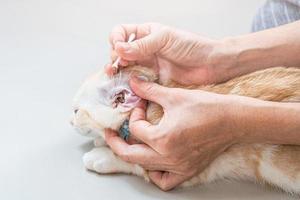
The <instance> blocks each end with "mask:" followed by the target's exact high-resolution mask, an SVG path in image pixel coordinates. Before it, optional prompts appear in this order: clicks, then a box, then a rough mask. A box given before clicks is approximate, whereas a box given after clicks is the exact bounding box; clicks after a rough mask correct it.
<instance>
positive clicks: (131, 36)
mask: <svg viewBox="0 0 300 200" xmlns="http://www.w3.org/2000/svg"><path fill="white" fill-rule="evenodd" d="M134 39H135V34H134V33H131V34H130V35H129V38H128V41H127V43H130V42H132V41H133V40H134ZM120 60H121V57H120V56H119V57H118V58H117V60H116V61H115V62H114V63H113V64H112V67H113V68H114V70H115V71H116V72H117V71H118V68H119V62H120Z"/></svg>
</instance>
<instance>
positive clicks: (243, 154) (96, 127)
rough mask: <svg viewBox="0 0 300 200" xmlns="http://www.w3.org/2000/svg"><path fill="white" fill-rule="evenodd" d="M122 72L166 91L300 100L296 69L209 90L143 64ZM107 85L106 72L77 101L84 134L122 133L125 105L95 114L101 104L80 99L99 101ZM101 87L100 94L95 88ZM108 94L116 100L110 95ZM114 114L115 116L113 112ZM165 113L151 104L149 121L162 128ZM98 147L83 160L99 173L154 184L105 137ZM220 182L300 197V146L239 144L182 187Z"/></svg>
mask: <svg viewBox="0 0 300 200" xmlns="http://www.w3.org/2000/svg"><path fill="white" fill-rule="evenodd" d="M122 73H123V76H125V77H127V78H126V79H128V77H129V75H128V74H133V75H143V76H145V77H147V79H148V80H149V81H157V82H159V83H160V84H162V85H164V86H166V87H181V88H188V89H199V90H206V91H211V92H216V93H222V94H235V95H243V96H250V97H255V98H259V99H263V100H269V101H280V102H300V69H295V68H282V67H277V68H271V69H267V70H263V71H258V72H254V73H251V74H248V75H245V76H241V77H238V78H235V79H232V80H230V81H228V82H225V83H222V84H217V85H208V86H183V85H180V84H178V83H175V82H173V81H168V80H164V81H161V80H158V79H157V77H156V76H155V75H154V73H152V71H151V70H149V69H148V68H144V67H140V66H134V67H128V68H126V69H125V70H123V71H122ZM101 81H102V82H103V83H104V82H107V81H110V79H109V78H108V77H106V75H105V74H104V72H98V73H97V74H95V75H93V76H92V77H91V78H90V79H88V80H87V81H86V83H85V85H83V86H82V88H81V89H80V91H79V93H78V94H77V96H76V98H75V107H76V109H77V112H76V114H75V116H74V119H73V124H74V125H75V126H76V127H78V128H80V129H81V131H86V130H88V131H86V132H91V130H92V131H93V132H96V134H98V135H100V136H102V137H103V133H102V131H103V128H113V129H115V130H118V128H119V127H120V126H121V124H122V123H123V121H124V120H125V119H127V118H128V116H129V114H130V110H129V111H127V112H116V110H117V109H118V108H119V107H122V105H120V106H117V108H115V109H108V108H101V109H99V110H98V111H99V113H98V114H95V112H98V111H95V109H97V106H98V108H100V107H99V105H97V106H96V104H95V106H91V105H89V104H90V103H88V102H87V101H86V100H83V101H79V99H80V100H82V99H86V98H96V96H95V95H97V94H96V93H97V92H96V91H98V90H99V88H101V90H103V88H105V90H108V89H109V87H107V84H104V85H103V84H102V85H101V84H98V82H101ZM112 87H115V86H112ZM95 88H96V90H94V89H95ZM97 88H98V89H97ZM87 91H89V92H87ZM101 94H102V95H103V94H104V93H103V92H102V93H101ZM98 95H99V94H98ZM104 95H108V96H112V95H111V94H107V93H105V94H104ZM82 102H84V103H82ZM106 106H107V105H106ZM108 107H109V106H108ZM78 109H79V111H78ZM93 112H94V113H93ZM113 112H115V113H114V114H112V113H113ZM99 115H102V117H99ZM162 115H163V111H162V109H161V107H160V106H158V105H157V104H154V103H151V102H150V103H149V104H148V107H147V120H148V121H150V122H151V123H153V124H156V123H158V122H159V120H160V119H161V117H162ZM299 134H300V130H299ZM95 145H96V146H98V147H96V148H94V149H93V150H92V151H91V152H88V153H86V154H85V155H84V158H83V160H84V163H85V166H86V167H87V168H88V169H90V170H93V171H96V172H98V173H132V174H136V175H138V176H143V177H145V179H146V180H148V177H147V172H146V171H145V170H144V169H143V168H141V167H140V166H138V165H133V164H129V163H126V162H124V161H122V160H121V159H120V158H118V157H117V156H116V155H115V154H113V153H112V152H111V150H110V149H109V148H108V147H107V146H105V143H104V142H102V141H101V140H100V138H97V139H96V142H95ZM219 179H235V180H250V181H255V182H259V183H266V184H270V185H273V186H275V187H278V188H281V189H283V190H285V191H287V192H291V193H298V194H299V193H300V146H292V145H270V144H236V145H233V146H231V147H230V148H229V149H227V150H226V151H225V152H223V153H222V154H221V155H220V156H218V157H217V158H216V159H215V160H214V161H213V162H212V163H211V164H210V165H209V166H208V167H207V168H206V169H205V170H204V171H203V172H201V173H200V174H198V175H197V176H194V177H193V178H192V179H190V180H188V181H186V182H184V183H183V184H182V185H181V186H192V185H196V184H203V183H209V182H213V181H216V180H219Z"/></svg>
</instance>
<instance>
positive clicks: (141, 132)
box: [129, 101, 156, 146]
mask: <svg viewBox="0 0 300 200" xmlns="http://www.w3.org/2000/svg"><path fill="white" fill-rule="evenodd" d="M129 130H130V133H131V135H132V136H133V137H134V138H136V139H138V140H140V141H142V142H144V143H146V144H147V145H149V146H152V145H151V144H152V142H151V136H153V135H154V134H155V133H156V131H155V126H153V125H152V124H151V123H149V122H148V121H146V102H145V101H141V102H140V103H139V104H138V105H137V106H136V107H135V108H134V109H133V111H132V112H131V115H130V118H129Z"/></svg>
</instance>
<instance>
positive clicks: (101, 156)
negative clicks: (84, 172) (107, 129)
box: [83, 147, 118, 174]
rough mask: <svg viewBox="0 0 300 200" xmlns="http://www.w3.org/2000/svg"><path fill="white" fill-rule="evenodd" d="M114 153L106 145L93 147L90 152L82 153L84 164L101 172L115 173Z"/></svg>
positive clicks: (92, 169)
mask: <svg viewBox="0 0 300 200" xmlns="http://www.w3.org/2000/svg"><path fill="white" fill-rule="evenodd" d="M115 159H116V158H115V155H114V154H113V153H112V152H111V150H110V149H108V148H107V147H100V148H94V149H93V150H91V151H90V152H88V153H86V154H84V156H83V163H84V166H85V167H86V168H87V169H89V170H91V171H95V172H98V173H101V174H107V173H116V172H118V170H117V168H116V166H115V165H116V163H115V162H114V160H115Z"/></svg>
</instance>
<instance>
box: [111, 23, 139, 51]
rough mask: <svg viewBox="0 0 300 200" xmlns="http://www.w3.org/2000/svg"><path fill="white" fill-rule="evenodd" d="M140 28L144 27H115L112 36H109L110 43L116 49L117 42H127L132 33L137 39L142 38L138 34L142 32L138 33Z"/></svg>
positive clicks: (129, 25)
mask: <svg viewBox="0 0 300 200" xmlns="http://www.w3.org/2000/svg"><path fill="white" fill-rule="evenodd" d="M140 26H142V25H138V24H121V25H117V26H115V27H114V28H113V29H112V31H111V33H110V36H109V41H110V43H111V45H112V47H113V49H115V48H114V47H115V44H116V43H117V42H127V40H128V37H129V35H130V34H132V33H134V34H135V35H136V37H137V38H140V37H141V35H140V34H138V33H139V32H140V31H138V29H139V27H140Z"/></svg>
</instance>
